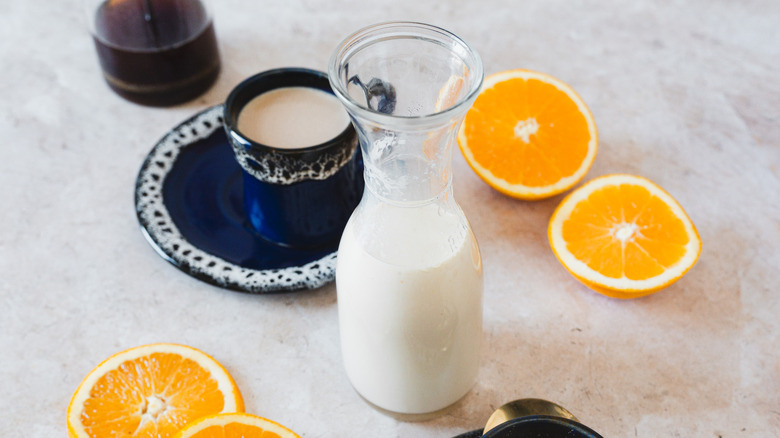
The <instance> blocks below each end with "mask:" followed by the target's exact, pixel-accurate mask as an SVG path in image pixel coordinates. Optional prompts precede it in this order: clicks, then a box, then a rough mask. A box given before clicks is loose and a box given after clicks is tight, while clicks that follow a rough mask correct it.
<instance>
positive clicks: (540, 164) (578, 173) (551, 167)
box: [458, 70, 598, 199]
mask: <svg viewBox="0 0 780 438" xmlns="http://www.w3.org/2000/svg"><path fill="white" fill-rule="evenodd" d="M458 144H459V145H460V150H461V151H462V152H463V156H464V157H465V158H466V161H467V162H468V163H469V165H470V166H471V168H472V169H474V171H475V172H476V173H477V175H479V177H480V178H482V180H484V181H485V182H486V183H488V184H489V185H490V186H491V187H493V188H494V189H496V190H498V191H500V192H502V193H504V194H507V195H509V196H513V197H515V198H520V199H542V198H547V197H550V196H553V195H556V194H558V193H561V192H563V191H565V190H568V189H570V188H571V187H572V186H574V185H575V184H577V182H579V181H580V180H581V179H582V178H583V177H584V176H585V174H586V173H587V172H588V169H590V166H591V164H593V160H594V159H595V158H596V149H597V148H598V134H597V132H596V124H595V123H594V122H593V117H592V116H591V114H590V111H589V110H588V107H587V106H585V103H584V102H583V101H582V99H580V97H579V96H578V95H577V93H575V92H574V90H572V89H571V87H569V86H568V85H566V84H565V83H563V82H561V81H559V80H558V79H555V78H554V77H552V76H549V75H546V74H544V73H538V72H534V71H530V70H509V71H505V72H501V73H496V74H493V75H490V76H488V77H487V78H485V83H484V85H483V89H482V91H481V92H480V94H479V96H477V99H476V100H475V101H474V105H473V106H472V107H471V109H470V110H469V111H468V113H467V114H466V118H465V120H464V122H463V125H462V126H461V128H460V131H459V132H458Z"/></svg>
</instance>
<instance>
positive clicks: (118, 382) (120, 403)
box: [81, 353, 224, 438]
mask: <svg viewBox="0 0 780 438" xmlns="http://www.w3.org/2000/svg"><path fill="white" fill-rule="evenodd" d="M155 399H156V400H155ZM158 401H162V402H163V403H164V405H163V407H162V408H161V409H160V410H159V411H155V408H156V406H154V405H153V404H154V403H157V402H158ZM223 407H224V399H223V395H222V393H221V392H220V391H219V389H218V384H217V382H216V381H215V380H214V379H213V378H211V377H210V374H209V373H208V371H206V370H204V369H203V368H202V367H201V366H199V365H198V364H197V363H196V362H195V361H193V360H191V359H186V358H183V357H181V356H180V355H177V354H170V353H153V354H150V355H148V356H144V357H140V358H138V359H134V360H129V361H126V362H124V363H122V365H120V366H119V367H118V368H117V369H114V370H111V371H109V372H107V373H106V374H105V375H104V376H102V377H101V378H100V379H98V381H97V382H96V384H95V385H94V386H93V387H92V389H91V391H90V398H88V399H87V400H85V402H84V410H83V412H82V414H81V422H82V424H83V425H84V428H85V430H86V432H87V433H88V434H89V435H90V436H94V437H105V436H128V437H139V438H140V437H150V438H151V437H158V436H160V437H167V436H173V434H174V433H176V432H177V431H178V430H179V429H181V428H182V427H183V426H184V425H186V424H187V423H189V422H191V421H192V420H194V419H197V418H199V417H202V416H204V415H208V414H211V413H214V412H219V411H221V410H222V409H223ZM145 412H147V413H149V414H151V415H152V421H147V420H146V419H145V418H144V413H145ZM155 414H156V415H155ZM146 418H147V419H148V418H149V416H148V415H147V417H146Z"/></svg>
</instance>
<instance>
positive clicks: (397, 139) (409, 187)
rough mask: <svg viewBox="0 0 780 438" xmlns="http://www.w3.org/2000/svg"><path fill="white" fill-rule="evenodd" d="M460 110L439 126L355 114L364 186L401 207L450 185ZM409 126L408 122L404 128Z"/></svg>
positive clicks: (440, 192)
mask: <svg viewBox="0 0 780 438" xmlns="http://www.w3.org/2000/svg"><path fill="white" fill-rule="evenodd" d="M461 119H462V114H453V117H452V118H451V119H449V120H447V121H446V123H440V124H438V125H437V126H423V127H415V126H408V123H407V122H408V121H406V120H398V121H396V123H394V124H391V125H388V124H386V123H381V124H380V123H377V122H376V121H374V120H370V119H367V118H365V117H361V116H360V115H354V114H353V121H354V125H355V127H356V128H357V132H358V136H359V137H360V146H361V149H362V152H363V163H364V166H365V180H366V188H367V190H368V191H370V192H371V194H373V195H375V196H377V197H378V198H380V199H381V200H384V201H386V202H391V203H394V204H399V205H414V204H424V203H427V202H430V201H432V200H435V199H437V198H439V197H441V196H443V195H444V193H445V192H447V191H448V190H450V189H451V181H452V149H453V147H454V145H455V143H456V136H457V130H458V127H459V126H460V121H461ZM404 125H407V126H404Z"/></svg>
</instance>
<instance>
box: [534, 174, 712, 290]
mask: <svg viewBox="0 0 780 438" xmlns="http://www.w3.org/2000/svg"><path fill="white" fill-rule="evenodd" d="M547 231H548V237H549V239H550V246H552V250H553V252H554V253H555V256H556V257H557V258H558V260H559V261H560V262H561V263H562V264H563V266H564V267H565V268H566V269H567V270H569V272H571V273H572V275H574V276H575V277H576V278H577V279H579V280H580V281H582V282H583V283H585V285H587V286H588V287H590V288H591V289H593V290H595V291H597V292H600V293H602V294H604V295H607V296H610V297H615V298H636V297H641V296H644V295H648V294H650V293H652V292H655V291H657V290H660V289H662V288H664V287H666V286H669V285H670V284H672V283H674V282H675V281H677V280H679V279H680V278H682V276H683V275H685V273H686V272H688V270H689V269H691V267H693V265H694V264H695V263H696V260H698V258H699V254H700V253H701V240H700V239H699V235H698V233H697V232H696V228H695V227H694V225H693V222H691V220H690V218H689V217H688V215H687V214H686V213H685V211H684V210H683V209H682V207H681V206H680V204H679V203H677V201H676V200H675V199H674V198H672V196H671V195H669V194H668V193H667V192H666V191H664V190H663V189H662V188H661V187H659V186H658V185H656V184H655V183H653V182H652V181H650V180H648V179H646V178H642V177H638V176H633V175H624V174H615V175H606V176H602V177H599V178H596V179H593V180H591V181H588V182H587V183H586V184H584V185H583V186H581V187H579V188H577V189H576V190H574V191H573V192H572V193H570V194H569V195H568V196H567V197H566V198H565V199H564V200H563V201H561V203H560V205H559V206H558V208H557V209H556V210H555V212H554V213H553V215H552V218H551V219H550V224H549V227H548V230H547Z"/></svg>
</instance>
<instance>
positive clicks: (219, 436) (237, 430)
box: [192, 423, 281, 438]
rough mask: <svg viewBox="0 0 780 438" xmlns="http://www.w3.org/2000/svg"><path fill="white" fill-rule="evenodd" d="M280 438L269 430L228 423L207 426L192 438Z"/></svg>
mask: <svg viewBox="0 0 780 438" xmlns="http://www.w3.org/2000/svg"><path fill="white" fill-rule="evenodd" d="M241 437H247V438H249V437H252V438H281V436H280V435H279V434H277V433H274V432H271V431H270V430H262V429H261V428H259V427H257V426H253V425H247V424H241V423H230V424H226V425H224V426H209V427H207V428H205V429H203V430H201V431H199V432H197V433H196V434H194V435H192V438H241Z"/></svg>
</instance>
